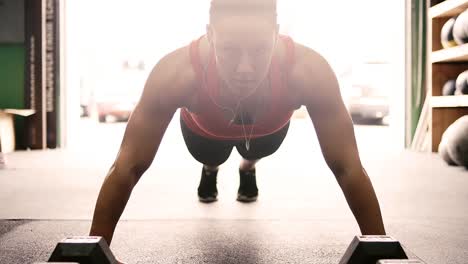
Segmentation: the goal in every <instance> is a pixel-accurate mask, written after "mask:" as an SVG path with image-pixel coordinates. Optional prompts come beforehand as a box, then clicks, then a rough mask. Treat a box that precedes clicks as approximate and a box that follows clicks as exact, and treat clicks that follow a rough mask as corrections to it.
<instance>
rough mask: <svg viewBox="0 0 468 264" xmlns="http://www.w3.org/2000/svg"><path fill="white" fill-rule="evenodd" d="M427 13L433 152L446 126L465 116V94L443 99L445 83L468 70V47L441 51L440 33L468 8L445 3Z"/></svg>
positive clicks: (466, 1)
mask: <svg viewBox="0 0 468 264" xmlns="http://www.w3.org/2000/svg"><path fill="white" fill-rule="evenodd" d="M428 1H429V4H430V5H429V10H428V14H429V15H428V34H427V37H428V39H427V45H428V52H429V54H428V58H429V59H428V66H427V70H428V83H427V87H428V92H427V94H428V96H429V115H430V118H429V120H430V122H429V131H430V140H431V144H430V145H431V150H432V151H433V152H436V151H437V149H438V146H439V143H440V140H441V137H442V134H443V133H444V132H445V130H446V129H447V127H448V126H449V125H451V124H452V123H453V122H454V121H455V120H457V119H458V118H460V117H462V116H464V115H468V95H457V96H455V95H454V96H442V87H443V85H444V84H445V82H446V81H448V80H451V79H456V78H457V76H458V75H459V74H460V73H461V72H463V71H465V70H468V44H465V45H461V46H457V47H453V48H448V49H444V48H443V47H442V44H441V41H440V31H441V29H442V26H443V25H444V23H445V22H446V21H447V20H449V19H450V18H451V17H454V16H456V15H458V14H460V13H461V12H463V11H465V10H466V9H467V8H468V0H445V1H443V2H441V3H438V4H434V2H436V1H432V0H428Z"/></svg>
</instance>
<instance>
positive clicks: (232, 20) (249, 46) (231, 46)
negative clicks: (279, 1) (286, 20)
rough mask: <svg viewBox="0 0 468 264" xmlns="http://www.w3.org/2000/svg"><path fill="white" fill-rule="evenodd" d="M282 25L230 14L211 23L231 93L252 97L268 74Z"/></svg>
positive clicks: (218, 61) (218, 58) (212, 38)
mask: <svg viewBox="0 0 468 264" xmlns="http://www.w3.org/2000/svg"><path fill="white" fill-rule="evenodd" d="M278 28H279V27H278V25H277V24H274V23H272V22H270V21H268V20H267V19H265V18H261V17H258V16H253V15H240V16H234V15H233V16H227V17H223V18H220V19H218V20H216V22H215V23H214V24H211V25H208V26H207V33H208V34H207V35H208V41H209V42H210V45H211V46H212V47H213V48H214V53H215V58H216V64H217V70H218V72H219V74H220V77H221V78H222V79H223V80H224V82H225V83H226V84H227V86H228V88H229V89H230V90H231V92H233V93H234V94H236V95H239V96H242V97H244V96H248V95H250V94H251V93H253V92H254V91H255V89H256V88H257V87H258V86H259V85H260V84H261V83H262V81H263V80H264V79H265V78H266V77H267V74H268V70H269V67H270V63H271V58H272V55H273V52H274V48H275V45H276V39H277V36H278Z"/></svg>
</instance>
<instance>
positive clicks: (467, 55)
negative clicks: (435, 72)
mask: <svg viewBox="0 0 468 264" xmlns="http://www.w3.org/2000/svg"><path fill="white" fill-rule="evenodd" d="M457 61H468V44H464V45H461V46H456V47H452V48H448V49H442V50H438V51H434V52H432V53H431V62H432V63H437V62H457Z"/></svg>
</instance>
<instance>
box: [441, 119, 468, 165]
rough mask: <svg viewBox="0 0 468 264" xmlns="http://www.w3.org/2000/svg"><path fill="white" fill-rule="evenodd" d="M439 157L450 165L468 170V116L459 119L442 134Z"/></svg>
mask: <svg viewBox="0 0 468 264" xmlns="http://www.w3.org/2000/svg"><path fill="white" fill-rule="evenodd" d="M439 155H440V156H441V157H442V159H443V160H444V161H445V162H447V164H449V165H458V166H464V167H466V168H468V115H464V116H462V117H460V118H459V119H457V120H456V121H455V122H453V123H452V124H451V125H450V126H449V127H448V128H447V129H446V130H445V132H444V133H443V134H442V139H441V141H440V144H439Z"/></svg>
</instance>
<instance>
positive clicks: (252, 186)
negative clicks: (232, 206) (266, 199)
mask: <svg viewBox="0 0 468 264" xmlns="http://www.w3.org/2000/svg"><path fill="white" fill-rule="evenodd" d="M239 175H240V184H239V190H238V191H237V201H239V202H244V203H249V202H255V201H256V200H257V197H258V188H257V180H256V177H255V169H253V170H249V171H241V170H239Z"/></svg>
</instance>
